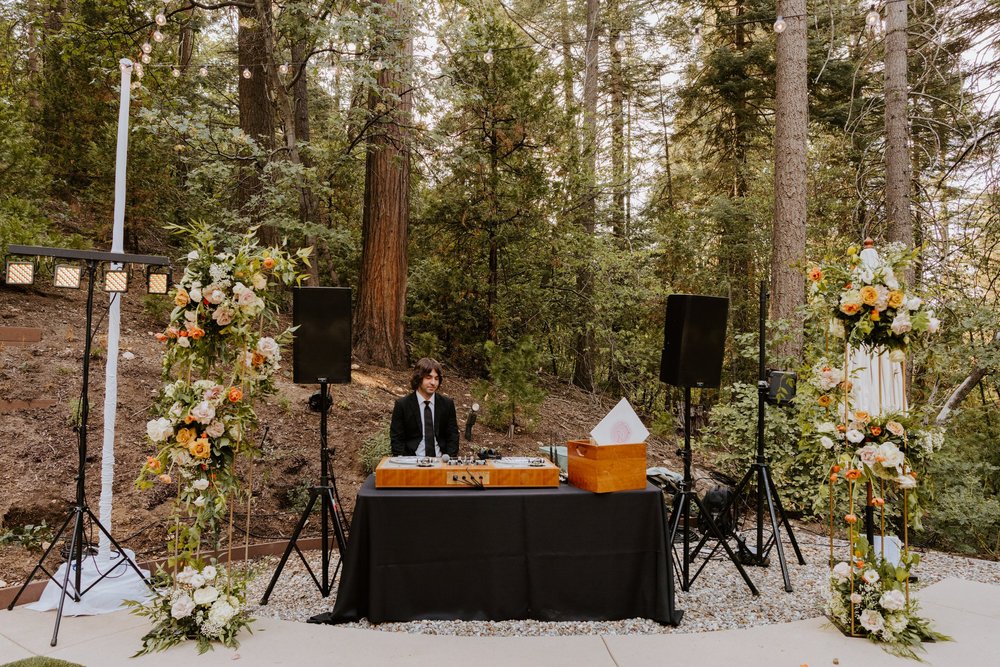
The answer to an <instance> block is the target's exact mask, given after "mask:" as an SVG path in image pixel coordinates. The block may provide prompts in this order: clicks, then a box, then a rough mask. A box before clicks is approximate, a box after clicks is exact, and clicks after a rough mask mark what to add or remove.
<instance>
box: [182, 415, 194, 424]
mask: <svg viewBox="0 0 1000 667" xmlns="http://www.w3.org/2000/svg"><path fill="white" fill-rule="evenodd" d="M193 421H194V417H192V416H191V415H185V416H184V423H185V424H190V423H192V422H193Z"/></svg>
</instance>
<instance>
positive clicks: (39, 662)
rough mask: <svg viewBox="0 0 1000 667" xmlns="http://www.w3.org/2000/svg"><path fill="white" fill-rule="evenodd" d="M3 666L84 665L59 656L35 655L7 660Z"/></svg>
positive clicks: (48, 666)
mask: <svg viewBox="0 0 1000 667" xmlns="http://www.w3.org/2000/svg"><path fill="white" fill-rule="evenodd" d="M3 667H83V665H81V664H79V663H75V662H67V661H66V660H59V659H58V658H47V657H44V656H34V657H32V658H23V659H21V660H15V661H14V662H6V663H4V664H3Z"/></svg>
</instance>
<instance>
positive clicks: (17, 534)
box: [0, 521, 52, 551]
mask: <svg viewBox="0 0 1000 667" xmlns="http://www.w3.org/2000/svg"><path fill="white" fill-rule="evenodd" d="M50 541H52V528H51V527H49V526H48V525H47V524H46V523H45V522H44V521H43V522H41V523H40V524H30V523H29V524H27V525H25V526H20V527H14V528H11V529H9V530H7V531H4V532H2V533H0V545H4V544H14V545H20V546H22V547H24V548H25V549H27V550H28V551H41V550H42V545H43V544H44V543H46V542H50Z"/></svg>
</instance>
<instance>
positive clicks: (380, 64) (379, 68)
mask: <svg viewBox="0 0 1000 667" xmlns="http://www.w3.org/2000/svg"><path fill="white" fill-rule="evenodd" d="M372 67H374V68H375V71H376V72H381V71H382V70H384V69H385V63H384V62H382V61H381V60H376V61H374V62H373V63H372Z"/></svg>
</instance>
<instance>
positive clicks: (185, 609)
mask: <svg viewBox="0 0 1000 667" xmlns="http://www.w3.org/2000/svg"><path fill="white" fill-rule="evenodd" d="M194 606H195V605H194V600H192V599H191V596H189V595H183V596H180V597H178V598H177V599H176V600H174V603H173V604H172V605H170V615H171V616H173V617H174V618H176V619H178V620H180V619H182V618H187V617H188V616H190V615H191V612H192V611H194Z"/></svg>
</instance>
